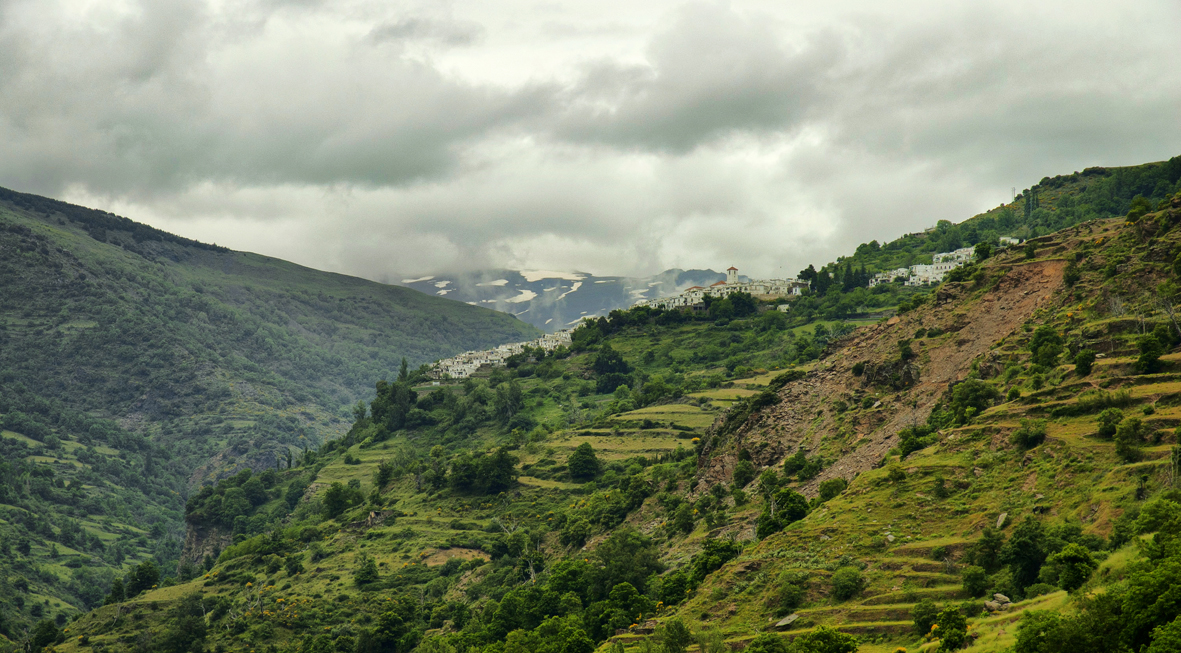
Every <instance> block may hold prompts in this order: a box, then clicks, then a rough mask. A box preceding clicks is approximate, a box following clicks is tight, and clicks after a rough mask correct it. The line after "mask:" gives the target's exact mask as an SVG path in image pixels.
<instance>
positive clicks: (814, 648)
mask: <svg viewBox="0 0 1181 653" xmlns="http://www.w3.org/2000/svg"><path fill="white" fill-rule="evenodd" d="M858 645H859V644H858V641H857V638H856V637H854V636H852V635H846V634H845V633H842V632H841V631H839V630H837V629H835V628H830V627H828V626H818V627H817V628H816V629H815V630H813V631H812V632H810V633H806V634H804V635H800V636H799V637H797V638H796V639H795V641H793V642H792V643H791V647H790V648H789V649H788V651H790V653H856V651H857V647H858ZM747 650H748V651H749V649H747Z"/></svg>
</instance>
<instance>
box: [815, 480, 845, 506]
mask: <svg viewBox="0 0 1181 653" xmlns="http://www.w3.org/2000/svg"><path fill="white" fill-rule="evenodd" d="M847 487H849V483H848V482H846V481H845V479H843V478H830V479H828V480H827V481H824V482H822V483H821V484H820V500H821V501H828V500H829V499H832V498H834V497H836V496H838V495H840V493H841V492H844V491H845V488H847Z"/></svg>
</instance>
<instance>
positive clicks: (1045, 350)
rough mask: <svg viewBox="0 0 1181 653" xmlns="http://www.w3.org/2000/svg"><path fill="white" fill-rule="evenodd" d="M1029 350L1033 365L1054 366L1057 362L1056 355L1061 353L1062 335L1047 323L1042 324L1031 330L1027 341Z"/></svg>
mask: <svg viewBox="0 0 1181 653" xmlns="http://www.w3.org/2000/svg"><path fill="white" fill-rule="evenodd" d="M1029 351H1030V353H1032V354H1033V356H1032V360H1033V362H1034V364H1035V365H1041V366H1042V367H1054V366H1055V365H1057V364H1058V357H1059V356H1060V355H1061V354H1062V336H1060V335H1058V331H1057V330H1056V329H1055V328H1054V327H1052V326H1050V325H1049V324H1043V325H1041V326H1040V327H1038V328H1037V329H1036V330H1035V331H1034V332H1033V338H1031V339H1030V341H1029Z"/></svg>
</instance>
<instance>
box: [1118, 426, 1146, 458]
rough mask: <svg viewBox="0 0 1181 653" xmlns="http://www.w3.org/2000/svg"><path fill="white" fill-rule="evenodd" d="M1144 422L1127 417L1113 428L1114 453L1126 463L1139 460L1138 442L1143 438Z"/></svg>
mask: <svg viewBox="0 0 1181 653" xmlns="http://www.w3.org/2000/svg"><path fill="white" fill-rule="evenodd" d="M1143 434H1144V423H1143V422H1141V421H1140V420H1138V419H1136V418H1135V417H1129V418H1128V419H1125V420H1124V421H1123V422H1121V423H1120V425H1119V428H1117V429H1116V430H1115V454H1116V455H1117V456H1119V457H1120V459H1121V460H1123V461H1124V462H1126V463H1132V462H1136V461H1137V460H1140V443H1141V441H1142V440H1143Z"/></svg>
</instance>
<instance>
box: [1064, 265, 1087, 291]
mask: <svg viewBox="0 0 1181 653" xmlns="http://www.w3.org/2000/svg"><path fill="white" fill-rule="evenodd" d="M1082 276H1083V275H1082V272H1080V271H1079V269H1078V263H1074V262H1073V261H1072V262H1071V263H1070V265H1067V266H1066V271H1065V272H1063V273H1062V283H1064V284H1066V287H1067V288H1073V287H1074V286H1075V284H1077V283H1078V282H1079V279H1081V278H1082Z"/></svg>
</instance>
